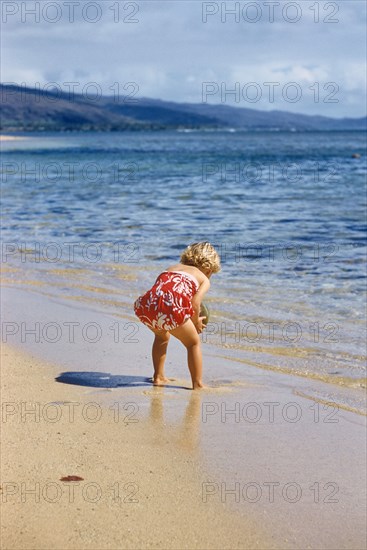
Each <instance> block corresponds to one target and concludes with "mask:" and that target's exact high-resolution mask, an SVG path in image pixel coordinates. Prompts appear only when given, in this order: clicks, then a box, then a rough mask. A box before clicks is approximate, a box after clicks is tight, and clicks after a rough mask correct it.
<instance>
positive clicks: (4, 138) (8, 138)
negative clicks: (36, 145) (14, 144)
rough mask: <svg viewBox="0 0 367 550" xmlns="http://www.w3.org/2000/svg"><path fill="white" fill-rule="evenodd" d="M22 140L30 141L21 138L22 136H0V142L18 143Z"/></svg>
mask: <svg viewBox="0 0 367 550" xmlns="http://www.w3.org/2000/svg"><path fill="white" fill-rule="evenodd" d="M23 139H30V138H29V137H23V136H9V135H6V136H2V135H0V141H19V140H23Z"/></svg>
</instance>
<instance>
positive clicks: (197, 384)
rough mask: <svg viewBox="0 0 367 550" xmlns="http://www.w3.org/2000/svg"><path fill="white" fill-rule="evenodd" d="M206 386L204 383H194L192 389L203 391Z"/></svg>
mask: <svg viewBox="0 0 367 550" xmlns="http://www.w3.org/2000/svg"><path fill="white" fill-rule="evenodd" d="M205 388H206V386H204V384H203V383H202V382H194V383H193V385H192V389H193V390H202V389H205Z"/></svg>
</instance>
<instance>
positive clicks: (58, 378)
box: [1, 284, 366, 550]
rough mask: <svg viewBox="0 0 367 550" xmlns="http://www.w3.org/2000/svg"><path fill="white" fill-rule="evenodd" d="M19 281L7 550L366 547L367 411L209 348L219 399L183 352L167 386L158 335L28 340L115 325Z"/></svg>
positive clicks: (211, 379) (5, 402) (175, 351)
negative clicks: (197, 386) (40, 330)
mask: <svg viewBox="0 0 367 550" xmlns="http://www.w3.org/2000/svg"><path fill="white" fill-rule="evenodd" d="M16 286H17V285H16V284H15V285H14V284H11V285H9V284H5V286H4V287H3V288H2V296H3V306H4V310H3V316H4V320H6V321H7V322H8V323H9V322H10V323H13V325H8V326H7V328H6V333H7V336H6V337H4V335H3V341H4V340H7V343H6V344H3V350H2V371H1V380H2V455H1V466H2V483H1V486H2V547H3V548H6V549H29V550H30V549H36V548H37V549H47V548H50V547H52V548H55V549H57V550H64V549H75V550H76V549H82V548H83V549H84V548H86V549H89V548H94V549H97V548H103V549H117V548H119V549H122V548H134V549H137V548H170V549H177V550H178V549H186V548H187V549H198V548H200V549H202V548H203V549H219V548H226V549H232V548H261V549H268V548H269V549H271V548H277V549H283V548H294V549H304V548H311V549H320V548H323V549H324V548H327V549H335V548H350V549H353V550H354V549H362V548H364V546H365V542H366V541H365V530H364V519H365V501H364V486H365V467H364V464H365V462H364V460H365V459H364V448H365V442H366V434H365V417H364V416H362V415H361V414H356V413H354V412H352V411H349V410H345V409H342V408H338V407H334V406H333V404H332V403H328V402H327V401H325V400H324V401H322V400H317V399H316V398H315V397H314V394H313V393H312V392H311V391H310V386H309V381H306V380H305V381H303V380H302V379H295V377H291V376H289V377H288V376H286V375H284V376H280V377H279V375H277V374H274V373H272V372H270V371H268V372H265V371H262V370H261V369H256V368H253V367H251V366H246V365H245V364H239V363H238V362H236V361H231V359H230V358H227V359H223V358H221V357H219V356H218V355H217V354H214V353H213V350H212V349H211V348H208V347H206V346H205V345H204V347H203V350H204V369H205V371H204V372H205V377H204V378H205V381H206V382H207V384H208V386H209V387H208V389H206V390H202V391H197V392H192V391H190V390H189V388H190V380H189V375H188V371H187V367H186V364H185V354H184V352H183V350H182V348H181V346H180V344H179V343H178V342H172V346H171V349H170V352H169V357H168V360H167V374H168V376H170V377H172V378H171V381H170V382H169V384H168V385H167V386H166V387H164V388H155V387H153V386H152V385H151V383H150V382H149V378H148V377H149V376H150V375H151V365H150V345H151V336H150V333H149V332H148V330H146V331H145V330H143V331H140V332H139V339H138V341H137V343H135V344H134V343H128V344H126V343H125V342H120V343H117V344H116V343H115V344H114V343H113V342H111V341H110V340H108V339H107V337H106V334H105V332H104V337H103V338H102V339H101V340H100V341H99V342H97V343H96V344H95V345H94V344H91V343H88V342H86V340H85V339H82V340H79V339H78V338H76V339H75V341H74V343H70V341H63V340H62V341H59V342H54V343H51V342H50V340H51V339H52V338H51V332H50V333H49V337H48V338H46V340H45V338H44V337H43V338H41V340H40V341H38V340H37V338H36V339H35V338H34V337H32V335H31V332H32V330H30V333H29V334H30V336H28V337H26V338H23V336H22V335H21V331H22V327H21V322H23V323H24V326H27V327H28V328H29V329H31V327H33V329H34V327H35V324H34V323H35V322H37V323H40V324H41V327H42V326H46V325H45V323H46V324H50V323H51V324H52V323H55V320H57V322H58V323H59V324H60V326H61V325H63V324H64V325H65V324H66V323H69V324H70V323H79V324H81V326H86V324H87V323H93V322H95V321H96V320H98V323H99V324H100V326H101V327H102V329H103V331H104V330H105V328H106V327H110V326H111V322H113V321H114V320H115V321H116V318H115V317H113V316H111V315H110V314H109V313H108V312H106V311H104V310H103V309H101V308H97V306H96V304H82V303H81V302H80V301H76V302H73V301H69V302H66V301H65V300H60V299H56V298H55V297H53V298H52V297H50V296H48V295H47V292H45V289H44V288H43V287H42V285H41V286H40V287H38V286H37V285H28V287H27V288H25V287H24V285H23V288H21V287H19V288H15V287H16ZM125 321H126V322H131V319H129V318H128V317H126V318H125ZM15 326H18V327H20V331H19V332H18V333H17V334H15V335H14V336H10V333H12V332H13V333H14V332H15V331H14V327H15ZM9 327H10V328H9ZM44 334H45V333H44ZM47 339H48V340H49V341H48V342H47ZM22 340H23V341H22ZM241 380H245V382H243V381H241ZM313 384H316V385H317V384H318V387H319V389H320V392H321V389H322V388H323V387H324V386H323V384H322V383H321V382H317V381H313ZM315 387H316V386H314V388H315ZM325 387H326V385H325ZM341 389H342V388H341ZM32 411H33V412H32ZM68 476H78V477H80V478H81V479H79V480H78V479H77V480H76V481H65V480H64V481H62V479H64V478H67V477H68ZM346 524H347V525H348V528H347V529H346Z"/></svg>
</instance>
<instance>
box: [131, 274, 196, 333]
mask: <svg viewBox="0 0 367 550" xmlns="http://www.w3.org/2000/svg"><path fill="white" fill-rule="evenodd" d="M197 290H198V284H197V283H196V282H195V279H194V278H193V277H190V275H187V274H185V273H181V272H180V273H179V272H177V271H164V272H163V273H161V274H160V275H159V276H158V277H157V279H156V281H155V283H154V285H153V286H152V288H151V289H149V290H148V291H147V292H146V293H145V294H143V295H142V296H140V297H139V298H138V299H137V300H136V301H135V303H134V311H135V314H136V315H137V317H139V319H140V320H141V322H142V323H144V324H145V325H147V326H148V327H150V328H152V329H155V330H173V329H175V328H177V327H179V326H180V325H182V324H183V323H184V322H185V321H187V320H188V319H190V317H192V316H193V314H194V310H193V307H192V304H191V299H192V297H193V296H194V294H195V293H196V292H197Z"/></svg>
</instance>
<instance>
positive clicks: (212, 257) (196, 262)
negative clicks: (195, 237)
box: [181, 242, 221, 273]
mask: <svg viewBox="0 0 367 550" xmlns="http://www.w3.org/2000/svg"><path fill="white" fill-rule="evenodd" d="M181 263H182V264H185V265H193V266H194V267H197V268H199V269H200V268H201V269H204V270H205V271H211V272H212V273H218V271H220V270H221V265H220V257H219V254H218V252H217V251H216V250H215V248H214V246H212V245H211V244H210V243H208V242H201V243H194V244H190V245H189V246H188V247H187V248H186V249H185V250H184V251H183V252H182V254H181Z"/></svg>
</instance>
